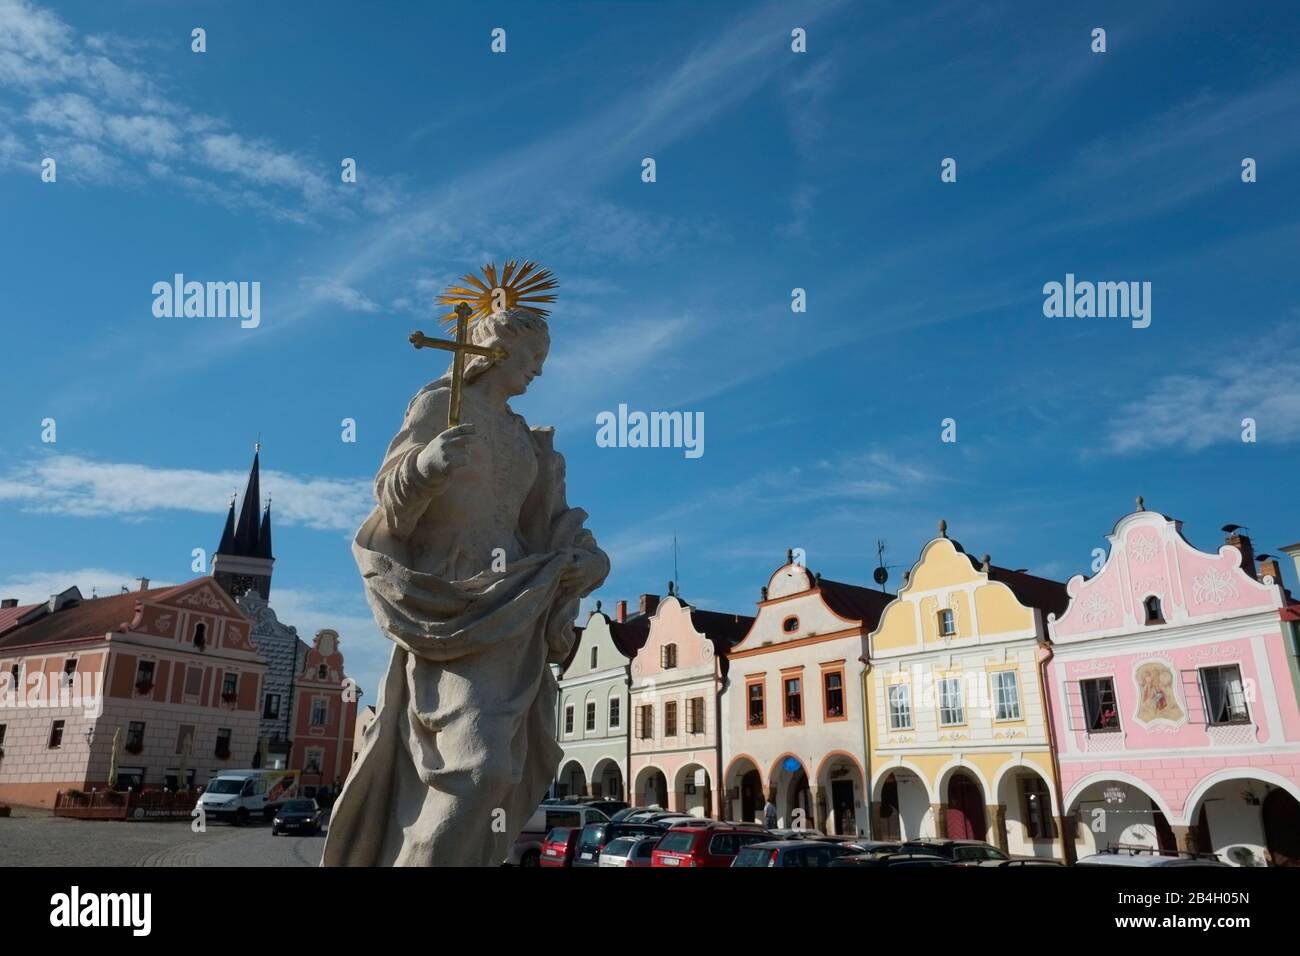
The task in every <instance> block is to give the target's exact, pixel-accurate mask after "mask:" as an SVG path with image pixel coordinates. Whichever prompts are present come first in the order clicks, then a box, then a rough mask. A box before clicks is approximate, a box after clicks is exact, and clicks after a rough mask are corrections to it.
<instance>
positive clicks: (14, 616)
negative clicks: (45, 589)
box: [0, 602, 44, 634]
mask: <svg viewBox="0 0 1300 956" xmlns="http://www.w3.org/2000/svg"><path fill="white" fill-rule="evenodd" d="M43 604H44V602H42V603H41V604H19V605H18V606H17V607H6V608H0V634H3V633H4V632H5V631H7V630H9V629H10V628H13V627H16V626H17V625H18V622H19V621H20V620H22V618H23V617H24V616H25V615H26V614H28V613H30V612H32V611H35V610H36V609H37V608H39V607H41V606H42V605H43Z"/></svg>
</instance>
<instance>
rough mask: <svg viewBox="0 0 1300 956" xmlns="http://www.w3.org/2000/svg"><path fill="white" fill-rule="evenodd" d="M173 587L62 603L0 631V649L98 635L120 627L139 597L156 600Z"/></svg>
mask: <svg viewBox="0 0 1300 956" xmlns="http://www.w3.org/2000/svg"><path fill="white" fill-rule="evenodd" d="M174 590H175V588H174V587H165V588H150V589H149V590H148V591H128V592H127V593H125V594H114V595H112V596H110V597H100V598H85V599H83V600H81V601H79V602H78V603H76V604H73V605H71V606H64V607H62V608H60V609H59V610H57V611H55V612H54V613H53V614H45V615H42V616H41V617H38V618H37V619H36V620H34V621H32V622H31V623H29V624H23V625H20V626H18V627H16V628H13V629H11V630H9V631H7V632H4V633H0V650H6V649H8V648H11V647H26V646H28V645H32V644H56V643H59V642H61V641H75V640H83V639H85V638H88V637H102V636H103V635H105V634H108V633H110V632H112V631H120V630H121V629H122V627H123V625H125V624H126V623H128V622H129V621H130V620H131V619H132V618H133V617H135V606H136V604H137V603H139V602H140V601H142V600H150V601H156V600H158V599H159V598H161V597H163V596H164V595H165V594H167V592H169V591H174Z"/></svg>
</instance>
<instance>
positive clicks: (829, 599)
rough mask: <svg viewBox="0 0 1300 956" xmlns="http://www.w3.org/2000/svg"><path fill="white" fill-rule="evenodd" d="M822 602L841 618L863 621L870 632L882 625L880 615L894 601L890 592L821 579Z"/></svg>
mask: <svg viewBox="0 0 1300 956" xmlns="http://www.w3.org/2000/svg"><path fill="white" fill-rule="evenodd" d="M814 587H820V589H821V595H822V600H824V601H825V602H826V606H827V607H829V608H830V609H831V610H832V611H834V612H835V613H836V614H838V615H839V616H840V617H847V618H848V619H849V620H851V621H861V622H862V623H863V625H864V626H865V627H866V628H867V629H868V630H874V629H875V627H876V625H877V624H879V623H880V615H881V614H882V613H884V610H885V607H886V606H887V605H888V604H889V602H890V601H892V600H893V599H894V595H892V594H890V593H889V592H888V591H877V590H876V589H875V588H864V587H861V586H860V585H857V584H845V583H844V582H842V581H830V580H827V579H826V578H821V579H820V584H819V585H814Z"/></svg>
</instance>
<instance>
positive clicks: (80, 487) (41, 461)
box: [0, 454, 373, 531]
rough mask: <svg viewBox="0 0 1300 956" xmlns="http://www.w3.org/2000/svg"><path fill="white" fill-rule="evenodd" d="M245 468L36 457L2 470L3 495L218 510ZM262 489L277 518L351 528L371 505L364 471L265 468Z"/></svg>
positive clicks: (57, 505)
mask: <svg viewBox="0 0 1300 956" xmlns="http://www.w3.org/2000/svg"><path fill="white" fill-rule="evenodd" d="M246 478H247V475H246V474H244V473H242V472H237V471H212V472H209V471H199V470H196V469H190V468H156V467H151V466H149V465H137V464H131V463H126V462H106V461H95V460H93V459H89V458H82V457H79V456H76V455H63V454H53V455H45V456H37V457H33V458H31V459H29V460H27V461H25V462H22V463H20V464H18V465H15V466H14V467H12V468H10V469H9V471H7V472H5V473H4V474H0V501H11V502H14V503H15V504H17V505H18V506H19V507H21V508H22V509H23V510H25V511H30V512H37V513H40V514H53V515H64V516H68V517H76V518H91V517H121V518H136V519H138V518H145V517H148V516H149V515H152V514H155V513H160V512H167V511H193V512H198V513H201V514H221V513H223V512H225V510H226V508H227V507H228V505H229V501H230V494H231V492H232V491H234V490H235V489H237V488H242V487H243V485H244V481H245V479H246ZM261 478H262V482H261V483H262V490H263V492H264V493H266V494H269V495H270V496H271V497H272V499H273V503H272V508H273V510H274V512H275V520H276V521H277V522H280V523H283V524H287V525H302V526H305V527H308V528H315V529H320V530H327V531H354V530H355V529H356V528H357V527H358V526H359V525H360V524H361V522H362V520H364V518H365V516H366V515H367V514H368V513H369V511H370V508H371V507H372V503H373V501H372V496H371V482H370V481H369V480H366V479H340V478H316V477H308V476H301V475H290V474H286V473H285V472H281V471H269V470H265V471H263V472H262V474H261Z"/></svg>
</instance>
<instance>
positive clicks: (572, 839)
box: [537, 827, 582, 867]
mask: <svg viewBox="0 0 1300 956" xmlns="http://www.w3.org/2000/svg"><path fill="white" fill-rule="evenodd" d="M581 832H582V831H581V830H579V829H577V828H576V827H555V828H554V829H553V830H551V832H550V833H548V834H546V839H544V840H543V841H542V855H541V858H540V859H539V860H538V861H537V862H538V863H539V864H540V865H541V866H551V867H554V866H573V854H574V853H575V852H576V851H577V849H578V834H579V833H581Z"/></svg>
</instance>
